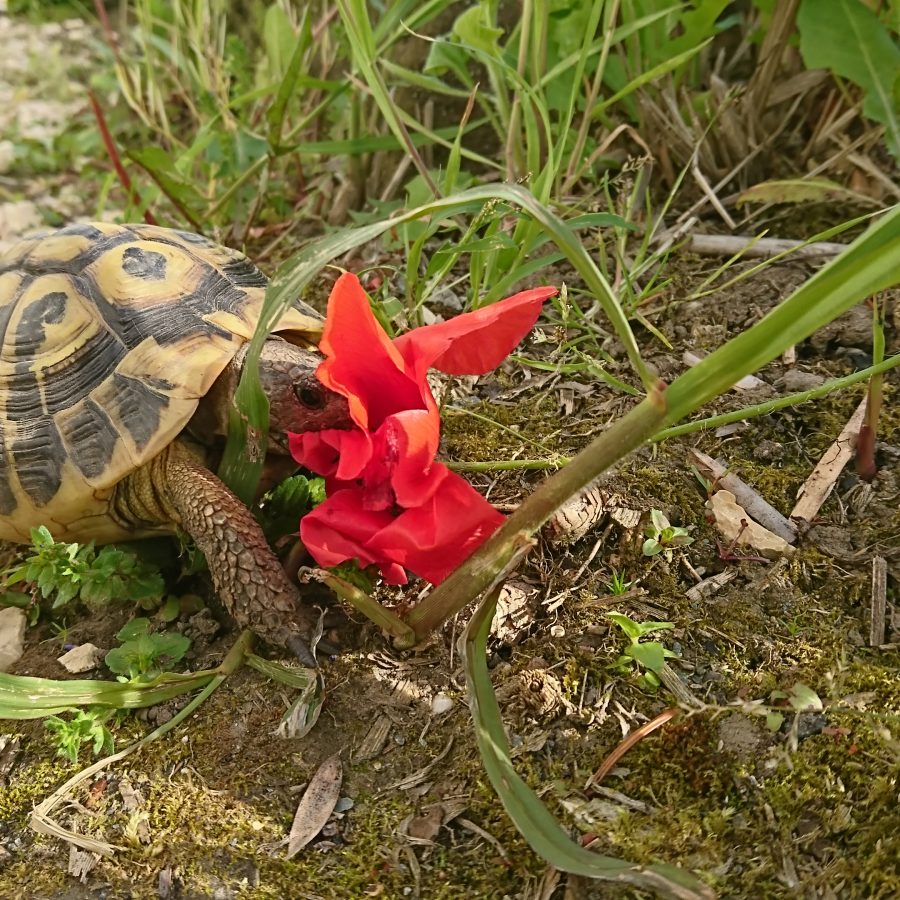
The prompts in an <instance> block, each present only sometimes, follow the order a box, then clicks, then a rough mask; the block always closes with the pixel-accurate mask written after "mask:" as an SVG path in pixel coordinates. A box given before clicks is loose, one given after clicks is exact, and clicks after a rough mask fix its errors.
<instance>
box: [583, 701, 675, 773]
mask: <svg viewBox="0 0 900 900" xmlns="http://www.w3.org/2000/svg"><path fill="white" fill-rule="evenodd" d="M680 714H681V710H680V709H665V710H663V711H662V712H661V713H660V714H659V715H658V716H656V718H654V719H651V720H650V721H649V722H645V723H644V724H643V725H641V727H640V728H635V730H634V731H632V732H631V734H629V735H628V737H626V738H625V739H624V740H622V741H621V742H620V743H619V744H618V745H617V746H616V748H615V749H614V750H613V751H612V753H610V754H609V756H607V757H606V759H605V760H603V763H602V765H601V766H600V768H599V769H597V771H596V772H594V774H593V775H591V777H590V778H588V780H587V784H585V786H584V788H585V790H590V788H592V787H594V785H597V784H600V782H601V781H603V779H604V778H606V776H607V775H609V773H610V772H612V770H613V769H614V768H615V766H616V763H617V762H618V761H619V760H620V759H621V758H622V757H623V756H624V755H625V754H626V753H627V752H628V751H629V750H630V749H631V748H632V747H633V746H634V745H635V744H637V743H639V742H640V741H642V740H643V739H644V738H645V737H647V735H648V734H652V733H653V732H654V731H656V729H657V728H660V727H661V726H662V725H665V724H666V722H669V721H671V720H672V719H674V718H675V717H676V716H678V715H680Z"/></svg>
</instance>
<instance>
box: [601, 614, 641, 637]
mask: <svg viewBox="0 0 900 900" xmlns="http://www.w3.org/2000/svg"><path fill="white" fill-rule="evenodd" d="M606 618H607V619H609V620H610V622H615V624H616V625H618V626H619V628H621V629H622V631H624V632H625V634H626V635H628V637H630V638H631V640H633V641H636V640H637V639H638V638H639V637H640V636H641V633H642V632H641V626H640V625H639V624H638V623H637V622H635V621H634V619H632V618H629V617H628V616H626V615H625V614H624V613H618V612H608V613H607V614H606Z"/></svg>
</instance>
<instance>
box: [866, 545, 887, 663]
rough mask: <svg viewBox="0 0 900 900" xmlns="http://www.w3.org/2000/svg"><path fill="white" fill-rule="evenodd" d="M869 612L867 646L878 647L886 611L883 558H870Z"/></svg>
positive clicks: (885, 575) (885, 567) (882, 632)
mask: <svg viewBox="0 0 900 900" xmlns="http://www.w3.org/2000/svg"><path fill="white" fill-rule="evenodd" d="M871 610H872V619H871V625H870V627H869V646H870V647H880V646H881V645H882V644H883V643H884V627H885V613H886V611H887V560H886V559H885V558H884V557H883V556H874V557H872V603H871Z"/></svg>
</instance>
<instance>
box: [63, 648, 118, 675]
mask: <svg viewBox="0 0 900 900" xmlns="http://www.w3.org/2000/svg"><path fill="white" fill-rule="evenodd" d="M105 655H106V651H105V650H101V649H100V648H99V647H96V646H95V645H94V644H79V645H78V646H77V647H73V648H72V649H71V650H70V651H69V652H68V653H63V655H62V656H60V657H59V658H58V659H57V662H58V663H59V664H60V665H61V666H62V667H63V668H64V669H65V670H66V671H67V672H71V673H72V674H77V673H79V672H89V671H90V670H91V669H96V668H97V666H99V665H100V663H101V662H103V657H104V656H105Z"/></svg>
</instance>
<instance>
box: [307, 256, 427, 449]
mask: <svg viewBox="0 0 900 900" xmlns="http://www.w3.org/2000/svg"><path fill="white" fill-rule="evenodd" d="M319 348H320V349H321V351H322V352H323V353H324V354H325V356H326V360H325V362H324V363H322V365H321V366H319V368H318V370H317V372H316V375H317V377H318V379H319V381H321V382H322V384H324V385H325V386H326V387H329V388H331V389H332V390H334V391H337V392H338V393H339V394H343V396H345V397H346V398H347V399H348V401H349V403H350V415H351V416H352V418H353V421H354V422H355V423H356V424H357V425H359V426H360V428H364V429H371V430H372V431H374V430H375V429H376V428H378V426H379V425H381V423H382V422H383V421H384V420H385V418H387V416H389V415H391V414H392V413H395V412H399V411H400V410H403V409H422V408H424V406H425V401H424V399H423V395H422V391H423V388H424V381H422V382H421V383H419V382H417V381H416V379H415V378H412V377H411V376H410V374H408V373H407V371H406V365H405V362H404V360H403V357H402V356H401V355H400V353H399V352H398V350H397V349H396V348H395V347H394V345H393V344H392V343H391V340H390V338H389V337H388V336H387V335H386V334H385V333H384V329H383V328H382V327H381V325H379V323H378V320H377V319H376V318H375V316H374V315H373V314H372V310H371V308H370V307H369V300H368V298H367V297H366V293H365V291H364V290H363V289H362V285H361V284H360V283H359V279H358V278H357V277H356V276H355V275H351V274H350V273H348V272H345V273H344V274H343V275H341V277H340V278H338V280H337V281H336V282H335V285H334V288H333V289H332V291H331V295H330V296H329V298H328V313H327V315H326V317H325V330H324V332H323V334H322V340H321V341H320V343H319Z"/></svg>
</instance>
